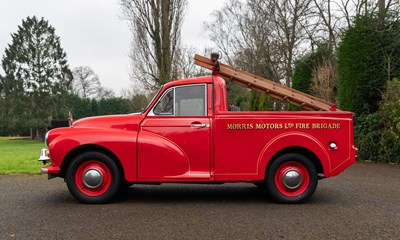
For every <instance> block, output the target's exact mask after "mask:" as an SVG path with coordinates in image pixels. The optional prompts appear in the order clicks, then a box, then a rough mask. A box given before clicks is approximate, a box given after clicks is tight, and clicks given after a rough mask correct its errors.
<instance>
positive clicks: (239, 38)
mask: <svg viewBox="0 0 400 240" xmlns="http://www.w3.org/2000/svg"><path fill="white" fill-rule="evenodd" d="M310 3H311V0H307V1H299V0H294V1H283V0H273V1H257V0H247V1H238V0H230V1H228V2H227V3H226V4H225V5H224V6H223V9H221V10H218V11H215V12H214V13H213V15H214V18H213V20H212V21H211V22H209V23H206V29H207V31H208V33H209V37H210V39H211V41H213V42H214V44H215V45H216V46H217V47H218V48H219V49H220V50H221V51H222V52H223V53H224V55H225V56H226V59H227V61H228V63H229V64H230V65H234V66H236V67H238V68H241V69H243V70H245V71H249V72H252V73H254V74H256V75H259V76H262V77H265V78H267V79H270V80H272V81H275V82H279V83H283V84H285V85H287V86H291V78H292V75H293V62H294V59H295V57H296V56H299V55H300V54H301V48H300V46H308V45H310V43H309V39H308V38H306V37H305V36H307V34H306V31H305V28H306V27H308V26H309V25H310V21H311V20H310V19H311V17H310V16H312V14H313V13H312V12H311V11H310V10H309V8H308V7H309V5H310ZM259 97H260V95H259V94H254V93H252V94H251V95H250V96H249V108H250V110H258V108H259V106H260V105H259V104H258V103H259V102H260V99H259ZM252 98H258V99H252ZM266 100H267V99H263V101H261V103H262V105H263V106H260V107H261V108H264V105H265V104H264V103H265V102H266ZM256 103H257V104H256ZM269 105H271V106H274V108H276V109H281V107H280V104H269Z"/></svg>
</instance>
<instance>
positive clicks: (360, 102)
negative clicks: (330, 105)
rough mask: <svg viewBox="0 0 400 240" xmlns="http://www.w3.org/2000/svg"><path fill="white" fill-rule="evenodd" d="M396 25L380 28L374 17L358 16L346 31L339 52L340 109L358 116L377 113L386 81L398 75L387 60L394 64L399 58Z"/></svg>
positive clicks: (397, 71) (386, 25) (399, 48)
mask: <svg viewBox="0 0 400 240" xmlns="http://www.w3.org/2000/svg"><path fill="white" fill-rule="evenodd" d="M398 26H399V23H396V24H395V25H393V24H390V23H389V22H388V23H385V27H384V28H382V27H381V26H380V25H379V20H378V19H377V18H375V17H362V16H360V17H357V18H356V19H355V21H354V26H351V27H350V28H349V29H348V30H347V31H346V32H345V35H344V38H343V41H342V42H341V44H340V45H339V49H338V99H339V105H340V108H342V109H344V110H350V111H353V112H355V113H356V114H358V115H361V114H370V113H374V112H376V111H377V110H378V107H379V104H380V101H381V99H382V98H381V93H382V91H383V89H384V86H385V84H386V81H387V80H388V78H391V77H392V78H394V77H396V75H397V76H398V74H400V73H399V70H398V68H393V67H389V68H388V62H387V61H388V59H386V57H387V56H390V59H391V61H390V62H392V63H393V64H395V65H396V62H398V61H399V59H400V45H399V44H398V42H399V41H398V39H399V37H400V33H399V31H398V29H399V28H398ZM393 31H395V33H394V32H393ZM394 36H397V37H394ZM390 62H389V63H390ZM397 64H398V63H397ZM390 66H392V65H390ZM397 66H398V65H397Z"/></svg>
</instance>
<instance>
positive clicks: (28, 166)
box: [0, 137, 46, 174]
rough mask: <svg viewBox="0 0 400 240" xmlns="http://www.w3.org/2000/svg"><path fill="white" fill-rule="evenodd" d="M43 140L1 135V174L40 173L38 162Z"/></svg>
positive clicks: (43, 145)
mask: <svg viewBox="0 0 400 240" xmlns="http://www.w3.org/2000/svg"><path fill="white" fill-rule="evenodd" d="M45 147H46V145H45V144H44V142H43V141H33V140H29V139H28V138H20V137H0V174H18V173H30V174H32V173H35V174H38V173H40V168H41V166H42V165H43V164H42V163H41V162H38V161H37V159H38V158H39V154H40V149H42V148H45Z"/></svg>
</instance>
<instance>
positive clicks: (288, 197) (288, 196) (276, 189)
mask: <svg viewBox="0 0 400 240" xmlns="http://www.w3.org/2000/svg"><path fill="white" fill-rule="evenodd" d="M317 184H318V173H317V169H316V168H315V166H314V164H313V163H312V162H311V160H309V159H308V158H307V157H305V156H303V155H301V154H298V153H289V154H284V155H282V156H280V157H278V158H277V159H275V160H274V161H273V162H272V164H271V165H270V166H269V167H268V169H267V172H266V186H267V190H268V192H269V193H270V195H271V196H272V197H273V198H274V199H275V200H276V201H278V202H281V203H301V202H304V201H306V200H307V199H309V198H310V197H311V196H312V195H313V193H314V191H315V189H316V188H317Z"/></svg>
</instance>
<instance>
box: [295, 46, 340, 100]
mask: <svg viewBox="0 0 400 240" xmlns="http://www.w3.org/2000/svg"><path fill="white" fill-rule="evenodd" d="M332 47H333V46H332V45H331V43H330V42H329V41H328V42H326V43H323V44H318V47H317V48H316V49H315V50H314V51H312V52H310V53H308V54H306V55H305V56H303V57H302V58H300V59H298V60H297V61H296V63H295V70H294V74H293V85H292V87H293V88H294V89H297V90H299V91H302V92H304V93H308V94H311V95H314V96H317V97H319V98H322V99H325V100H327V101H329V102H332V103H335V102H336V65H335V57H334V54H333V49H332Z"/></svg>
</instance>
